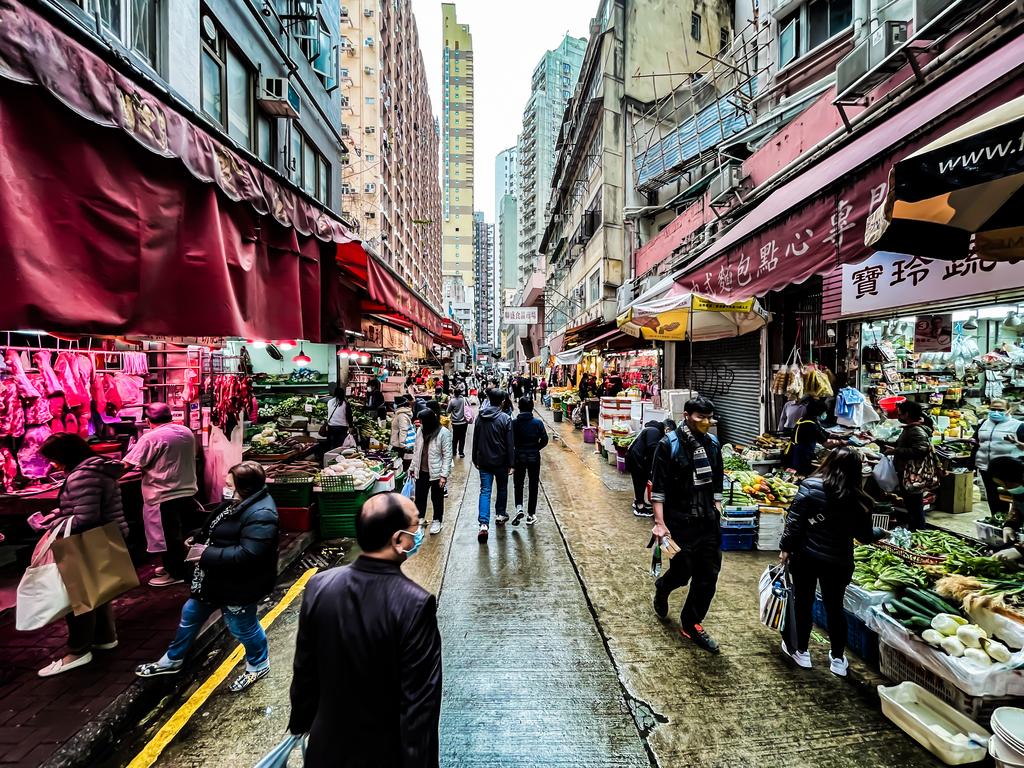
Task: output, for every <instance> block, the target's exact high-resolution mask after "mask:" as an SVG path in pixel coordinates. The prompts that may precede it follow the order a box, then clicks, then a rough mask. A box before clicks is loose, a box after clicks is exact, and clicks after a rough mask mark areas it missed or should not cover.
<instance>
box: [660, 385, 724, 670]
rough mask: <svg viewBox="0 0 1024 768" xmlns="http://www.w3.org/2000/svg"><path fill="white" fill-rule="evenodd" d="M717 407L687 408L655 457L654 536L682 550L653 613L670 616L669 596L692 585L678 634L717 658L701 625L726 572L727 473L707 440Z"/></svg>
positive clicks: (697, 403)
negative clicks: (724, 493)
mask: <svg viewBox="0 0 1024 768" xmlns="http://www.w3.org/2000/svg"><path fill="white" fill-rule="evenodd" d="M714 410H715V405H714V403H712V402H711V401H710V400H708V399H707V398H705V397H697V398H694V399H693V400H690V401H689V402H687V403H686V405H685V406H684V407H683V421H682V423H681V424H680V425H679V427H678V428H677V429H676V431H675V432H673V433H672V434H670V435H667V436H666V437H665V438H664V439H663V440H662V441H661V442H659V443H658V447H657V449H656V450H655V452H654V466H653V472H652V478H651V501H653V502H654V528H653V529H652V533H653V534H654V535H655V536H656V537H658V538H659V539H661V538H662V537H664V536H665V535H667V534H671V535H672V540H673V541H675V543H676V544H677V545H678V546H679V552H677V553H676V554H675V556H674V557H673V558H672V562H671V564H670V567H669V569H668V571H667V572H666V573H665V575H664V576H662V577H661V578H660V579H658V580H657V581H656V582H655V583H654V611H655V613H657V614H658V616H659V617H660V618H662V619H664V618H665V617H666V616H668V597H669V595H670V594H671V593H672V591H673V590H674V589H677V588H678V587H682V586H685V585H686V584H687V582H689V584H690V590H689V593H688V594H687V595H686V603H685V604H684V605H683V610H682V613H681V614H680V617H679V623H680V625H681V626H680V629H679V633H680V634H681V635H682V636H683V637H685V638H688V639H690V640H693V642H694V643H696V644H697V645H698V646H700V647H701V648H704V649H705V650H707V651H710V652H711V653H718V643H717V642H716V641H715V639H714V638H713V637H712V636H711V635H709V634H708V633H707V632H705V631H704V627H703V625H702V624H701V622H703V621H704V617H705V616H706V615H707V612H708V609H709V608H710V607H711V600H712V598H713V597H714V596H715V589H716V588H717V586H718V572H719V571H720V570H721V568H722V533H721V512H722V487H723V481H724V477H725V475H724V471H723V468H722V451H721V449H720V448H719V446H718V441H717V440H715V439H714V438H713V437H712V436H710V435H708V430H709V429H710V428H711V424H712V414H713V413H714Z"/></svg>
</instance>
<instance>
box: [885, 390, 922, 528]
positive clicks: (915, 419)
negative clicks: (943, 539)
mask: <svg viewBox="0 0 1024 768" xmlns="http://www.w3.org/2000/svg"><path fill="white" fill-rule="evenodd" d="M896 411H897V414H898V419H899V421H900V423H901V424H903V432H901V433H900V436H899V438H898V439H897V440H896V444H895V445H892V446H883V448H882V451H883V452H884V453H886V454H888V455H890V456H892V457H893V463H894V464H895V466H896V474H897V476H898V477H899V478H900V495H901V496H902V497H903V504H904V506H905V507H906V508H907V516H908V517H909V518H910V519H909V521H908V523H907V527H908V528H909V529H910V530H912V531H916V530H917V529H918V528H923V527H924V522H925V520H924V493H923V492H922V491H919V490H911V489H909V488H906V487H904V486H903V477H904V471H905V470H906V467H907V464H909V463H910V462H911V461H920V460H921V459H924V458H926V457H927V456H928V454H929V453H931V451H932V450H933V449H932V420H931V418H930V417H929V416H927V415H926V414H925V412H924V407H923V406H922V405H921V404H920V403H918V402H915V401H913V400H905V401H903V402H901V403H899V404H898V405H897V406H896Z"/></svg>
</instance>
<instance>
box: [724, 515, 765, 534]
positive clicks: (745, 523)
mask: <svg viewBox="0 0 1024 768" xmlns="http://www.w3.org/2000/svg"><path fill="white" fill-rule="evenodd" d="M726 528H757V518H756V517H728V516H726V517H723V518H722V530H723V531H724V530H725V529H726Z"/></svg>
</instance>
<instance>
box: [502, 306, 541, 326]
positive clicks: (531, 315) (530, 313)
mask: <svg viewBox="0 0 1024 768" xmlns="http://www.w3.org/2000/svg"><path fill="white" fill-rule="evenodd" d="M501 320H502V322H503V323H505V324H506V325H536V324H537V307H505V308H504V309H503V310H502V311H501Z"/></svg>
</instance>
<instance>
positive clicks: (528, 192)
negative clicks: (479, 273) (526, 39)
mask: <svg viewBox="0 0 1024 768" xmlns="http://www.w3.org/2000/svg"><path fill="white" fill-rule="evenodd" d="M586 50H587V41H586V40H585V39H583V38H576V37H570V36H569V35H566V36H565V37H564V38H563V39H562V42H561V44H559V46H558V47H557V48H555V49H554V50H550V51H547V52H546V53H545V54H544V55H543V56H542V57H541V59H540V62H539V63H538V64H537V66H536V67H535V68H534V70H533V78H532V80H531V82H530V100H529V101H528V102H527V104H526V109H525V110H523V130H522V133H521V134H520V135H519V144H518V172H519V182H518V210H517V214H518V217H519V244H518V266H517V271H518V275H517V279H516V283H517V287H523V286H525V285H526V281H527V280H528V279H529V278H530V275H531V274H532V273H533V271H534V269H538V270H541V271H543V269H544V266H543V263H542V262H541V261H540V257H539V254H538V250H539V247H540V241H541V237H542V236H543V234H544V228H545V227H546V226H547V223H548V216H547V204H548V195H549V194H550V189H551V177H552V174H553V173H554V164H555V143H556V141H557V140H558V130H559V128H560V127H561V125H562V115H563V113H564V112H565V106H566V104H567V103H568V101H569V98H570V97H571V96H572V93H573V89H574V88H575V87H576V81H577V80H578V79H579V75H580V67H581V66H582V65H583V54H584V53H586Z"/></svg>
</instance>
